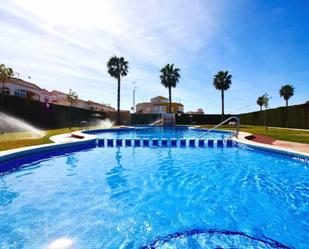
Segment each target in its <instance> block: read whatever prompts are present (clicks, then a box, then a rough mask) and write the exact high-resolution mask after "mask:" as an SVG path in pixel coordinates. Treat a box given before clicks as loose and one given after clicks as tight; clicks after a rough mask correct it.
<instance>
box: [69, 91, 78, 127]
mask: <svg viewBox="0 0 309 249" xmlns="http://www.w3.org/2000/svg"><path fill="white" fill-rule="evenodd" d="M67 98H68V101H69V103H70V110H69V128H70V129H71V127H72V120H71V112H72V110H71V109H72V104H73V102H74V101H75V100H76V99H77V98H78V95H77V93H76V92H74V91H72V89H70V91H69V93H68V95H67Z"/></svg>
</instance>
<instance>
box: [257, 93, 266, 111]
mask: <svg viewBox="0 0 309 249" xmlns="http://www.w3.org/2000/svg"><path fill="white" fill-rule="evenodd" d="M256 103H257V104H258V105H259V106H260V111H262V106H263V104H264V99H263V96H260V97H258V98H257V100H256Z"/></svg>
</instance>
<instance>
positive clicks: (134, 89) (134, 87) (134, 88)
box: [131, 81, 137, 112]
mask: <svg viewBox="0 0 309 249" xmlns="http://www.w3.org/2000/svg"><path fill="white" fill-rule="evenodd" d="M132 84H133V106H132V108H131V110H132V111H133V112H135V111H136V110H135V92H136V89H137V87H136V86H135V82H134V81H133V82H132Z"/></svg>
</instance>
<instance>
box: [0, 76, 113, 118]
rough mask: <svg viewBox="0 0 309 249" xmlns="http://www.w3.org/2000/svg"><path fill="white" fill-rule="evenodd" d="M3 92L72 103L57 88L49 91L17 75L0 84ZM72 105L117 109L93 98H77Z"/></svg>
mask: <svg viewBox="0 0 309 249" xmlns="http://www.w3.org/2000/svg"><path fill="white" fill-rule="evenodd" d="M2 92H3V94H5V95H14V96H16V97H20V98H27V99H29V100H35V101H40V102H44V103H52V104H55V105H63V106H69V105H70V104H71V103H70V102H69V101H68V95H67V94H66V93H63V92H60V91H57V90H53V91H51V92H49V91H47V90H46V89H42V88H40V87H39V86H37V85H36V84H33V83H30V82H27V81H24V80H22V79H18V78H15V77H11V78H8V79H7V80H6V81H5V83H4V87H3V86H2V85H1V86H0V93H2ZM72 106H74V107H77V108H82V109H86V110H93V111H111V112H113V111H115V109H114V108H113V107H111V106H109V105H105V104H100V103H97V102H94V101H91V100H88V101H85V100H82V99H76V100H74V101H73V102H72Z"/></svg>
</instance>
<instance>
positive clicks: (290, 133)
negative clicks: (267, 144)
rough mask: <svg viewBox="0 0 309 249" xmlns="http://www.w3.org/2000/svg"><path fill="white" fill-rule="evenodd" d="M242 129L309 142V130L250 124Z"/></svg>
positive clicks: (258, 133)
mask: <svg viewBox="0 0 309 249" xmlns="http://www.w3.org/2000/svg"><path fill="white" fill-rule="evenodd" d="M203 127H205V128H212V127H213V126H212V125H203ZM219 129H223V130H224V129H230V127H229V126H221V127H220V128H219ZM240 131H244V132H249V133H252V134H256V135H263V136H268V137H272V138H275V139H279V140H285V141H290V142H299V143H306V144H309V130H307V131H302V130H293V129H280V128H268V130H265V128H264V127H263V126H249V125H241V126H240Z"/></svg>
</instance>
